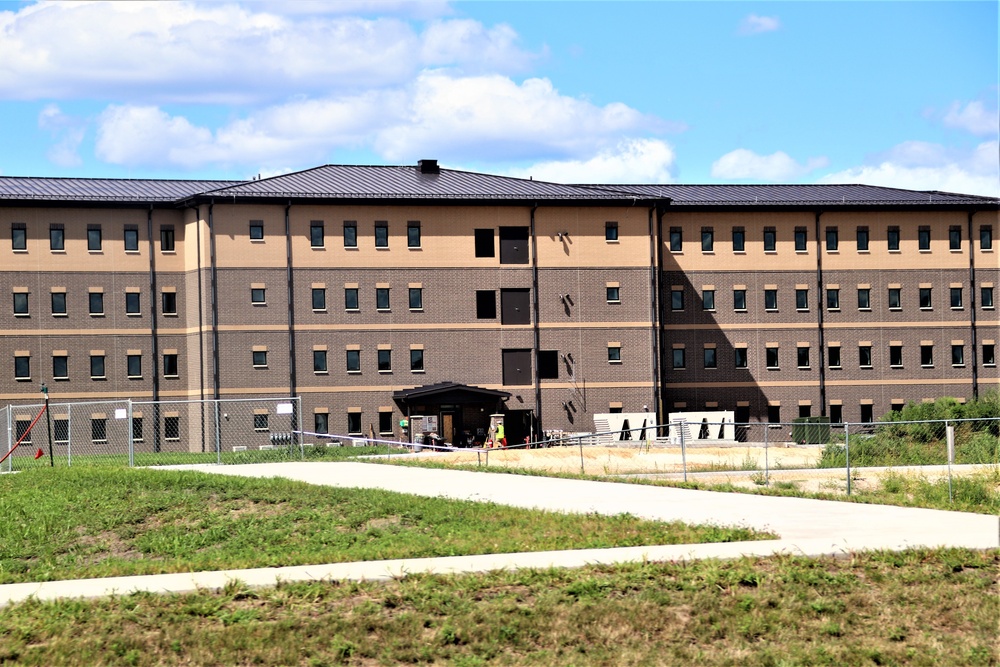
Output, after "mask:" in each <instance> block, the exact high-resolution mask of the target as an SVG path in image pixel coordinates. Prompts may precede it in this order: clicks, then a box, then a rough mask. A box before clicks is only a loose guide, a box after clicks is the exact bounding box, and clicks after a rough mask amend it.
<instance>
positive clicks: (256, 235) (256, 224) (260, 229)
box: [250, 220, 264, 241]
mask: <svg viewBox="0 0 1000 667" xmlns="http://www.w3.org/2000/svg"><path fill="white" fill-rule="evenodd" d="M250 240H251V241H263V240H264V221H263V220H251V221H250Z"/></svg>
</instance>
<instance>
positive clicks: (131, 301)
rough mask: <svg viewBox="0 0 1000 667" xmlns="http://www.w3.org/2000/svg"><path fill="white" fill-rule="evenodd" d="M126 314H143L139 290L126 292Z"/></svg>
mask: <svg viewBox="0 0 1000 667" xmlns="http://www.w3.org/2000/svg"><path fill="white" fill-rule="evenodd" d="M125 314H126V315H141V314H142V311H141V305H140V303H139V293H138V292H125Z"/></svg>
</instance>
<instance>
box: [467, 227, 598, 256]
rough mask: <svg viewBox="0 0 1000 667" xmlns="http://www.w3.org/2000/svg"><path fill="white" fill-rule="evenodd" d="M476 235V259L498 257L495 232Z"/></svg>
mask: <svg viewBox="0 0 1000 667" xmlns="http://www.w3.org/2000/svg"><path fill="white" fill-rule="evenodd" d="M606 233H607V232H605V234H606ZM616 233H617V228H616ZM475 235H476V257H496V244H495V243H494V242H493V230H492V229H477V230H475Z"/></svg>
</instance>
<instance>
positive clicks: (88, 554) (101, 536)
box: [74, 528, 145, 565]
mask: <svg viewBox="0 0 1000 667" xmlns="http://www.w3.org/2000/svg"><path fill="white" fill-rule="evenodd" d="M82 530H83V529H82V528H80V529H77V532H78V533H79V534H80V536H79V537H78V538H77V540H76V544H75V549H74V550H76V551H78V552H79V555H80V560H81V562H82V563H83V564H85V565H94V564H97V563H100V562H102V561H105V560H108V559H109V558H118V559H121V560H138V559H140V558H144V557H145V556H144V554H143V553H142V552H141V551H137V550H135V549H133V548H132V545H131V544H130V543H129V542H127V541H126V540H123V539H122V538H121V537H119V536H118V535H117V534H116V533H115V532H113V531H110V530H102V531H101V532H99V533H97V534H96V535H89V534H85V533H83V532H82Z"/></svg>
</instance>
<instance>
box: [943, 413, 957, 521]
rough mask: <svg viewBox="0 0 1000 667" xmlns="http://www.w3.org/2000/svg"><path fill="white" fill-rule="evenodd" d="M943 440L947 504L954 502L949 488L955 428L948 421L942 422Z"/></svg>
mask: <svg viewBox="0 0 1000 667" xmlns="http://www.w3.org/2000/svg"><path fill="white" fill-rule="evenodd" d="M944 433H945V440H946V442H947V443H948V502H949V503H953V502H955V499H954V496H953V495H952V486H951V464H952V463H954V462H955V427H954V426H952V425H951V423H950V422H949V421H948V420H945V422H944Z"/></svg>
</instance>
